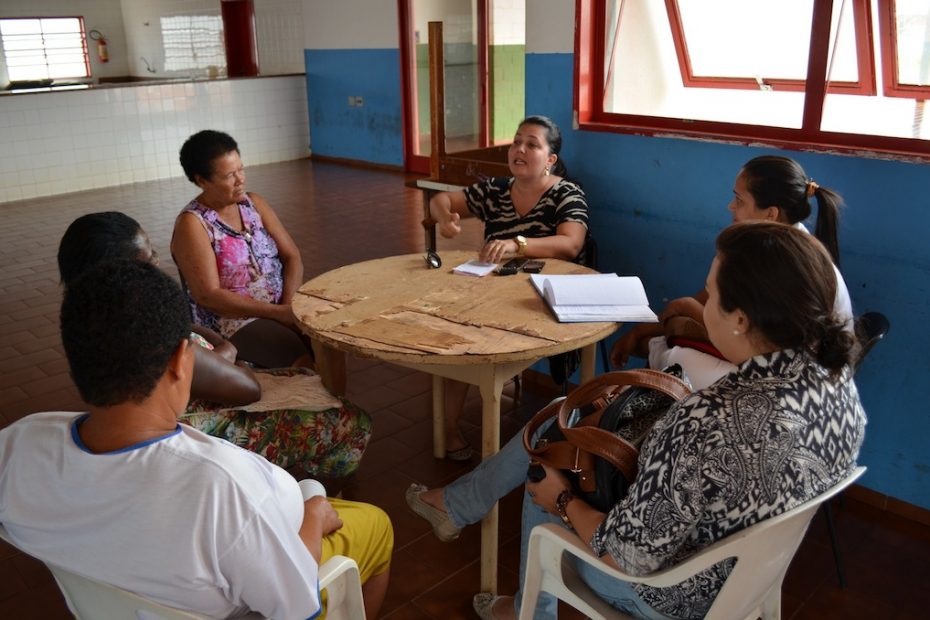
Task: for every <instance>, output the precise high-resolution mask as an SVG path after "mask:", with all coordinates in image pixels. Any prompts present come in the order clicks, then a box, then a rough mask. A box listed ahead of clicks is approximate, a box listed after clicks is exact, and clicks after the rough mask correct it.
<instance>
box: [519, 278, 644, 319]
mask: <svg viewBox="0 0 930 620" xmlns="http://www.w3.org/2000/svg"><path fill="white" fill-rule="evenodd" d="M530 280H531V281H532V282H533V286H535V287H536V290H537V291H539V294H540V295H542V298H543V299H545V300H546V303H547V304H548V305H549V308H550V309H551V310H552V313H553V314H555V316H556V318H557V319H558V320H559V321H560V322H562V323H585V322H598V321H625V322H630V323H656V322H658V320H659V318H658V317H657V316H656V314H655V312H653V311H652V310H651V309H650V308H649V299H648V298H647V297H646V291H645V289H643V283H642V281H640V279H639V278H637V277H636V276H622V277H621V276H618V275H617V274H615V273H598V274H583V275H582V274H579V275H555V276H550V275H542V274H532V275H531V276H530Z"/></svg>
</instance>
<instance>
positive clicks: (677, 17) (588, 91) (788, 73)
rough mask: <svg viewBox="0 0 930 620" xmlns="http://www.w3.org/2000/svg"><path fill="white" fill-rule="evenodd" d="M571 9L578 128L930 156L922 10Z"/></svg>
mask: <svg viewBox="0 0 930 620" xmlns="http://www.w3.org/2000/svg"><path fill="white" fill-rule="evenodd" d="M577 6H578V7H579V20H578V24H579V28H578V29H577V32H578V37H579V41H578V49H579V50H582V52H581V56H580V57H579V62H578V74H577V75H578V78H577V84H576V87H577V92H578V98H577V101H578V110H577V112H578V119H579V123H580V125H581V127H582V128H583V129H595V130H599V131H605V130H606V131H612V130H614V131H624V132H626V131H632V132H636V133H640V132H646V133H647V134H648V133H651V134H659V133H669V134H678V135H691V136H695V137H701V138H705V137H710V138H715V137H721V138H724V139H730V140H732V139H736V140H740V141H744V142H746V143H768V144H772V145H774V146H780V147H782V148H784V147H789V148H790V147H791V145H798V146H799V147H803V148H814V149H827V150H831V151H833V150H846V151H857V152H862V151H868V152H880V151H886V152H894V153H903V154H906V155H918V156H920V157H930V142H927V141H928V140H930V120H925V117H926V116H928V115H925V114H924V104H925V101H924V100H926V99H928V98H930V2H928V0H779V1H778V2H774V1H772V2H761V1H755V0H754V1H748V0H665V1H664V2H658V1H655V0H578V5H577ZM895 32H896V33H897V36H896V38H893V37H894V33H895ZM597 37H600V39H598V38H597ZM891 60H895V62H891ZM810 62H813V63H814V64H813V65H811V66H808V65H809V63H810ZM809 75H810V76H815V78H816V81H815V82H813V83H808V76H809ZM820 76H823V77H820ZM599 86H600V87H601V88H598V87H599Z"/></svg>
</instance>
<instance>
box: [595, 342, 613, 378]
mask: <svg viewBox="0 0 930 620" xmlns="http://www.w3.org/2000/svg"><path fill="white" fill-rule="evenodd" d="M597 348H598V349H600V351H601V362H603V364H604V372H610V355H608V354H607V341H606V340H601V341H600V342H598V343H597ZM595 374H596V373H595Z"/></svg>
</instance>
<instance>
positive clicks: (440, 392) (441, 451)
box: [433, 375, 446, 459]
mask: <svg viewBox="0 0 930 620" xmlns="http://www.w3.org/2000/svg"><path fill="white" fill-rule="evenodd" d="M445 381H446V380H445V379H443V378H442V377H440V376H439V375H433V456H434V457H436V458H437V459H444V458H446V407H445V398H446V393H445Z"/></svg>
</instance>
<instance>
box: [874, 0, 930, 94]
mask: <svg viewBox="0 0 930 620" xmlns="http://www.w3.org/2000/svg"><path fill="white" fill-rule="evenodd" d="M878 36H879V40H880V41H881V48H882V91H883V92H884V94H885V96H886V97H906V98H907V99H930V86H918V85H916V84H902V83H901V82H899V81H898V28H897V21H896V20H895V1H894V0H878Z"/></svg>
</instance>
